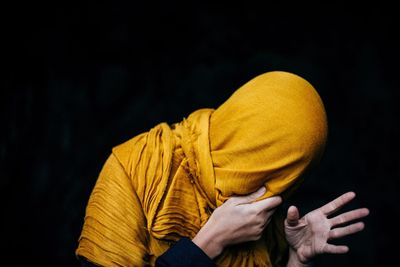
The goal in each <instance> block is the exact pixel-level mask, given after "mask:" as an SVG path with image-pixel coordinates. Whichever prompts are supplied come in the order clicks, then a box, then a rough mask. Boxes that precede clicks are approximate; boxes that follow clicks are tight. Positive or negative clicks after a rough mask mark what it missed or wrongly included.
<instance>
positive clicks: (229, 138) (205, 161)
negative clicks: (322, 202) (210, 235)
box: [76, 72, 327, 266]
mask: <svg viewBox="0 0 400 267" xmlns="http://www.w3.org/2000/svg"><path fill="white" fill-rule="evenodd" d="M326 138H327V122H326V115H325V110H324V107H323V104H322V101H321V99H320V97H319V95H318V93H317V92H316V91H315V89H314V88H313V87H312V86H311V85H310V84H309V83H308V82H307V81H306V80H304V79H302V78H300V77H299V76H296V75H294V74H290V73H286V72H269V73H265V74H262V75H260V76H257V77H256V78H254V79H252V80H251V81H249V82H248V83H246V84H245V85H243V86H242V87H241V88H239V89H238V90H237V91H236V92H235V93H234V94H233V95H232V96H231V97H230V98H229V99H228V100H227V101H226V102H225V103H223V104H222V105H221V106H220V107H219V108H218V109H216V110H214V109H200V110H197V111H195V112H193V113H192V114H190V115H189V116H188V117H187V118H184V119H183V120H182V121H181V122H179V123H175V124H172V125H168V124H166V123H161V124H158V125H157V126H155V127H154V128H152V129H151V130H150V131H148V132H145V133H142V134H140V135H138V136H135V137H133V138H132V139H130V140H128V141H127V142H125V143H123V144H120V145H118V146H116V147H114V148H113V149H112V154H111V156H110V158H109V159H108V160H107V162H106V164H105V165H104V166H103V169H102V171H101V173H100V175H99V178H98V180H97V182H96V185H95V187H94V189H93V191H92V194H91V196H90V199H89V202H88V205H87V208H86V216H85V222H84V226H83V230H82V233H81V236H80V238H79V245H78V248H77V250H76V255H77V256H83V257H85V258H87V259H88V260H90V261H92V262H94V263H97V264H101V265H105V266H147V265H150V266H153V265H154V262H155V259H156V257H158V256H159V255H161V254H162V253H163V252H165V251H166V250H167V249H168V248H169V247H170V246H171V245H172V244H173V243H174V242H176V241H177V240H179V238H181V237H183V236H185V237H189V238H193V237H194V236H195V235H196V233H197V232H198V231H199V230H200V228H201V227H202V226H203V225H204V224H205V223H206V222H207V220H208V219H209V217H210V216H211V213H212V211H213V210H214V209H215V208H216V207H218V206H220V205H222V204H223V203H224V201H226V200H227V199H228V198H229V197H231V196H234V195H245V194H249V193H251V192H254V191H256V190H257V189H258V188H259V187H260V186H262V185H265V186H266V188H267V192H266V193H265V195H264V196H263V197H261V198H260V199H263V198H266V197H269V196H273V195H277V194H284V192H286V191H287V190H288V189H290V188H293V187H294V186H295V184H296V182H298V181H299V178H300V177H301V174H303V173H304V172H305V171H306V170H307V169H308V168H309V167H310V166H312V165H313V164H315V163H316V162H317V161H318V160H319V158H320V157H321V155H322V152H323V149H324V146H325V142H326ZM281 224H282V221H279V220H278V218H277V216H274V222H273V223H270V225H269V226H268V227H267V229H266V231H265V232H264V235H263V238H262V239H260V240H258V241H253V242H247V243H244V244H239V245H235V246H232V247H229V248H227V249H225V250H224V252H223V253H222V254H221V255H220V256H219V257H218V258H216V259H215V261H216V263H217V265H218V266H272V265H273V263H274V262H276V260H274V259H278V258H279V259H280V258H281V257H280V256H281V255H282V254H283V249H284V245H283V243H284V236H283V235H282V229H280V230H278V228H281ZM271 252H273V253H274V254H275V255H270V253H271ZM270 256H271V257H270ZM272 256H273V257H272ZM273 258H274V259H273Z"/></svg>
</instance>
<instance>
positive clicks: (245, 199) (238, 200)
mask: <svg viewBox="0 0 400 267" xmlns="http://www.w3.org/2000/svg"><path fill="white" fill-rule="evenodd" d="M266 191H267V190H266V188H265V186H262V187H260V188H259V189H258V190H257V191H255V192H253V193H251V194H249V195H245V196H237V197H231V198H230V200H231V202H233V203H235V204H247V203H251V202H253V201H255V200H256V199H257V198H259V197H261V196H263V195H264V194H265V192H266Z"/></svg>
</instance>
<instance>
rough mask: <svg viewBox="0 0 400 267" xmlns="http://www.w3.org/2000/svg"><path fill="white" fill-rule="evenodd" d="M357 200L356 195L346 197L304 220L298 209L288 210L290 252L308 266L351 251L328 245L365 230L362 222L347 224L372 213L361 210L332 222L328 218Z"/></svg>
mask: <svg viewBox="0 0 400 267" xmlns="http://www.w3.org/2000/svg"><path fill="white" fill-rule="evenodd" d="M354 197H355V193H354V192H348V193H345V194H343V195H341V196H340V197H338V198H336V199H335V200H333V201H331V202H329V203H328V204H326V205H324V206H322V207H320V208H318V209H316V210H313V211H311V212H309V213H307V214H306V215H305V216H303V217H302V218H300V215H299V211H298V209H297V208H296V207H295V206H291V207H289V209H288V212H287V217H286V220H285V234H286V239H287V241H288V243H289V246H290V249H291V250H292V251H293V252H295V253H296V254H297V258H298V260H299V261H300V262H301V263H303V264H305V263H307V262H309V261H310V260H312V259H313V258H314V257H315V256H316V255H318V254H323V253H333V254H342V253H346V252H347V251H348V250H349V248H348V247H347V246H344V245H332V244H329V243H328V241H329V240H332V239H336V238H340V237H344V236H347V235H350V234H354V233H356V232H359V231H361V230H363V229H364V223H363V222H355V223H351V224H349V225H345V224H347V223H349V222H352V221H354V220H357V219H360V218H363V217H365V216H367V215H368V214H369V210H368V209H366V208H360V209H355V210H351V211H348V212H345V213H342V214H339V215H337V216H335V217H332V218H328V216H330V215H332V214H333V213H335V212H337V211H338V210H339V209H340V208H342V207H343V206H344V205H346V204H347V203H349V202H350V201H351V200H353V199H354Z"/></svg>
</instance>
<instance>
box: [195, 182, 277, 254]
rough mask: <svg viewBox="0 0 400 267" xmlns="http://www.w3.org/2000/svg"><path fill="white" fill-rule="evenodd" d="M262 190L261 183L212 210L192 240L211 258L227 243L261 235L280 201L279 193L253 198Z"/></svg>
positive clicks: (259, 195) (259, 194)
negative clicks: (259, 186)
mask: <svg viewBox="0 0 400 267" xmlns="http://www.w3.org/2000/svg"><path fill="white" fill-rule="evenodd" d="M264 193H265V187H264V186H263V187H262V188H260V189H259V190H257V191H256V192H254V193H252V194H250V195H247V196H238V197H231V198H230V199H228V200H227V201H226V202H225V203H224V204H222V205H221V206H220V207H218V208H216V209H215V210H214V212H213V213H212V215H211V217H210V219H209V220H208V221H207V223H206V224H205V225H204V226H203V228H201V229H200V231H199V232H198V233H197V235H196V236H195V237H194V238H193V242H194V243H195V244H196V245H197V246H199V247H200V248H201V249H202V250H203V251H204V252H205V253H206V254H207V255H208V256H209V257H210V258H211V259H213V258H215V257H216V256H218V255H219V254H220V253H221V252H222V251H223V249H224V248H225V247H227V246H229V245H233V244H237V243H242V242H246V241H252V240H258V239H260V238H261V236H262V233H263V231H264V229H265V227H266V226H267V225H268V223H269V221H270V220H271V216H272V214H273V213H274V211H275V209H276V207H277V206H278V205H279V204H281V202H282V198H281V197H279V196H276V197H270V198H266V199H263V200H260V201H256V199H257V198H259V197H261V196H262V195H264Z"/></svg>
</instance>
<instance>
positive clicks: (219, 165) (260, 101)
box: [209, 71, 328, 204]
mask: <svg viewBox="0 0 400 267" xmlns="http://www.w3.org/2000/svg"><path fill="white" fill-rule="evenodd" d="M209 130H210V132H209V135H210V149H211V157H212V162H213V166H214V174H215V189H216V199H217V204H221V203H222V202H223V201H225V200H226V199H227V198H229V197H230V196H232V195H243V194H249V193H251V192H254V191H256V190H257V189H258V188H260V187H261V186H263V185H264V186H265V187H266V188H267V192H266V194H265V195H264V197H269V196H272V195H277V194H281V193H283V192H284V191H286V190H287V189H288V188H290V187H291V186H292V185H294V184H295V182H296V181H297V180H298V179H299V178H300V177H301V175H302V174H303V173H304V172H305V171H306V170H307V169H309V168H310V166H312V165H313V164H315V163H316V162H317V161H318V160H319V159H320V157H321V155H322V153H323V150H324V147H325V142H326V139H327V130H328V127H327V118H326V114H325V109H324V105H323V103H322V101H321V98H320V97H319V95H318V93H317V92H316V90H315V89H314V88H313V86H312V85H311V84H310V83H309V82H307V81H306V80H304V79H303V78H301V77H299V76H297V75H294V74H291V73H287V72H278V71H276V72H268V73H265V74H262V75H260V76H257V77H256V78H254V79H252V80H251V81H249V82H248V83H246V84H245V85H243V86H242V87H241V88H239V89H238V90H237V91H236V92H235V93H234V94H233V95H232V96H231V97H230V98H229V99H228V100H227V101H226V102H224V103H223V104H222V105H221V106H220V107H219V108H218V109H216V110H215V111H214V112H213V114H212V115H211V118H210V129H209Z"/></svg>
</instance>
